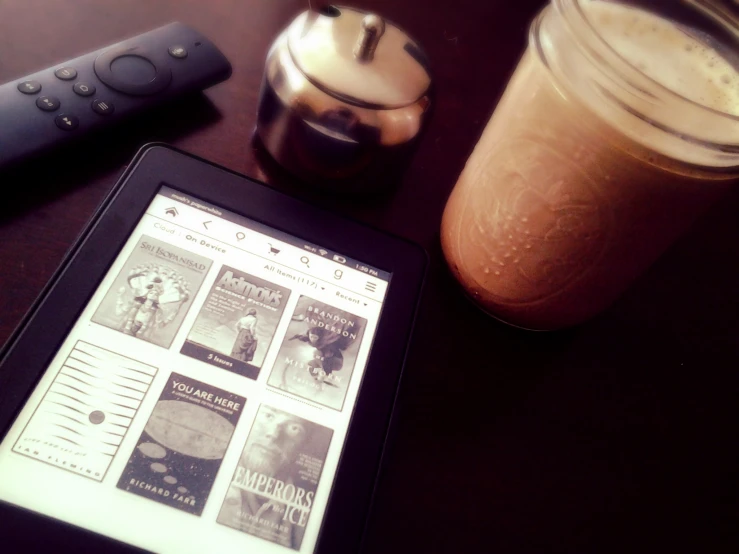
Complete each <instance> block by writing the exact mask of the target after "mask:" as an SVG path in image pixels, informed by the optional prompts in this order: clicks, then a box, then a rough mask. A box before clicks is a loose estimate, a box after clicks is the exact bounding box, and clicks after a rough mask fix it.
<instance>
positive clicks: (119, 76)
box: [94, 46, 172, 96]
mask: <svg viewBox="0 0 739 554" xmlns="http://www.w3.org/2000/svg"><path fill="white" fill-rule="evenodd" d="M156 59H158V58H157V57H156V56H154V57H152V56H149V55H148V52H147V50H146V49H144V48H141V47H138V46H137V47H134V48H130V47H128V48H126V47H116V48H111V49H110V50H107V51H106V52H103V53H102V54H100V55H99V56H98V57H97V58H96V59H95V63H94V69H95V75H97V76H98V78H99V79H100V80H101V81H102V82H103V83H105V84H106V85H108V86H109V87H110V88H112V89H113V90H117V91H118V92H122V93H124V94H131V95H133V96H149V95H151V94H156V93H158V92H161V91H162V90H164V89H165V88H167V86H169V83H171V82H172V70H171V69H170V68H169V67H167V66H166V65H161V64H160V65H157V63H156V62H154V61H153V60H156Z"/></svg>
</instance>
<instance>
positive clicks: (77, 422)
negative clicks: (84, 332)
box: [13, 341, 157, 481]
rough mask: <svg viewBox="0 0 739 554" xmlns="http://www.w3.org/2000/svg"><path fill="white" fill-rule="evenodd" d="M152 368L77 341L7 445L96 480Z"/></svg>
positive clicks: (129, 419) (146, 387)
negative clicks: (32, 411)
mask: <svg viewBox="0 0 739 554" xmlns="http://www.w3.org/2000/svg"><path fill="white" fill-rule="evenodd" d="M156 373H157V368H155V367H153V366H150V365H147V364H144V363H142V362H139V361H136V360H132V359H131V358H127V357H125V356H121V355H120V354H116V353H115V352H111V351H109V350H105V349H103V348H100V347H97V346H94V345H92V344H89V343H86V342H84V341H77V343H76V344H75V346H74V348H73V349H72V351H71V352H70V353H69V356H68V357H67V359H66V360H65V361H64V365H63V366H62V368H61V369H60V370H59V373H58V374H57V375H56V377H55V378H54V381H53V382H52V384H51V386H50V387H49V389H48V390H47V391H46V394H45V395H44V397H43V399H42V400H41V402H40V403H39V405H38V407H37V408H36V411H35V412H34V414H33V416H31V419H30V420H29V422H28V424H27V425H26V427H25V429H23V432H22V433H21V435H20V437H18V440H17V441H16V443H15V445H14V446H13V451H14V452H17V453H19V454H23V455H24V456H28V457H30V458H34V459H36V460H40V461H42V462H45V463H47V464H51V465H54V466H57V467H60V468H62V469H66V470H67V471H71V472H73V473H76V474H78V475H83V476H84V477H88V478H90V479H93V480H95V481H102V480H103V478H104V477H105V473H106V472H107V471H108V467H110V463H111V462H112V461H113V457H114V456H115V455H116V452H118V447H119V446H120V444H121V442H122V441H123V438H124V437H125V435H126V431H128V428H129V427H130V426H131V422H132V421H133V418H134V416H135V415H136V412H137V411H138V409H139V406H141V402H142V401H143V399H144V396H145V395H146V392H147V391H148V390H149V387H150V385H151V383H152V381H153V380H154V376H155V375H156Z"/></svg>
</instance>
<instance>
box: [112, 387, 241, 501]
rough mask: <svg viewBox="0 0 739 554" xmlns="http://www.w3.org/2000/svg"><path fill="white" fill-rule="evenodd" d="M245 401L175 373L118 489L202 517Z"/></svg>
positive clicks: (147, 425) (125, 470)
mask: <svg viewBox="0 0 739 554" xmlns="http://www.w3.org/2000/svg"><path fill="white" fill-rule="evenodd" d="M245 402H246V399H245V398H243V397H241V396H238V395H236V394H232V393H230V392H226V391H223V390H221V389H218V388H216V387H213V386H211V385H208V384H205V383H201V382H200V381H196V380H195V379H190V378H188V377H184V376H182V375H178V374H176V373H172V375H171V376H170V378H169V381H168V382H167V385H166V386H165V388H164V390H163V391H162V394H161V396H160V397H159V401H158V402H157V404H156V406H155V407H154V410H153V411H152V413H151V416H150V417H149V421H148V422H147V423H146V427H144V431H143V433H141V438H140V439H139V441H138V444H137V445H136V448H135V449H134V451H133V453H132V454H131V457H130V458H129V460H128V463H127V464H126V467H125V469H124V470H123V473H122V474H121V477H120V479H119V480H118V488H119V489H122V490H125V491H128V492H132V493H134V494H137V495H139V496H143V497H145V498H149V499H150V500H154V501H156V502H160V503H162V504H165V505H167V506H171V507H173V508H178V509H180V510H183V511H185V512H188V513H191V514H195V515H198V516H199V515H200V514H201V513H203V508H204V507H205V502H206V500H207V499H208V495H209V494H210V489H211V487H212V486H213V482H214V481H215V479H216V475H217V473H218V469H219V467H220V466H221V461H222V460H223V456H224V454H225V453H226V449H227V448H228V444H229V442H230V441H231V435H232V434H233V431H234V428H235V427H236V423H237V422H238V420H239V417H240V416H241V413H242V411H243V410H244V404H245Z"/></svg>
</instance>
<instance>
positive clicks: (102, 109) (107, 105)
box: [92, 98, 115, 115]
mask: <svg viewBox="0 0 739 554" xmlns="http://www.w3.org/2000/svg"><path fill="white" fill-rule="evenodd" d="M92 111H93V112H95V113H96V114H100V115H110V114H112V113H113V112H114V111H115V106H113V103H112V102H105V101H104V100H100V99H98V98H96V99H95V100H93V101H92Z"/></svg>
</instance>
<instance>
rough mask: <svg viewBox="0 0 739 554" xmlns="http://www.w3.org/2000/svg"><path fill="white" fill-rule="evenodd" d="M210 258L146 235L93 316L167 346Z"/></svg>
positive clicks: (148, 340) (200, 281)
mask: <svg viewBox="0 0 739 554" xmlns="http://www.w3.org/2000/svg"><path fill="white" fill-rule="evenodd" d="M211 263H212V262H211V260H209V259H208V258H204V257H203V256H199V255H197V254H193V253H192V252H188V251H187V250H184V249H182V248H178V247H177V246H172V245H171V244H167V243H166V242H162V241H160V240H157V239H153V238H151V237H148V236H146V235H142V236H141V238H140V239H139V242H138V244H137V245H136V248H135V249H134V251H133V252H131V255H130V256H129V257H128V260H126V263H125V265H124V266H123V269H121V271H120V272H119V273H118V276H117V277H116V279H115V281H114V282H113V284H112V285H111V287H110V289H109V290H108V292H107V293H106V295H105V297H104V298H103V300H102V302H100V306H98V309H97V310H96V311H95V315H93V316H92V321H93V322H95V323H98V324H100V325H104V326H105V327H109V328H111V329H115V330H117V331H121V332H122V333H125V334H126V335H131V336H133V337H136V338H139V339H142V340H145V341H147V342H151V343H154V344H156V345H159V346H163V347H164V348H169V347H170V345H171V344H172V340H173V339H174V336H175V335H176V334H177V331H178V329H179V328H180V325H181V324H182V320H183V319H184V318H185V315H186V314H187V310H188V308H189V307H190V303H191V302H192V298H193V296H195V295H196V294H197V292H198V290H199V289H200V285H202V283H203V280H204V279H205V275H206V274H207V273H208V269H210V266H211Z"/></svg>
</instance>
